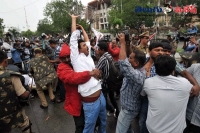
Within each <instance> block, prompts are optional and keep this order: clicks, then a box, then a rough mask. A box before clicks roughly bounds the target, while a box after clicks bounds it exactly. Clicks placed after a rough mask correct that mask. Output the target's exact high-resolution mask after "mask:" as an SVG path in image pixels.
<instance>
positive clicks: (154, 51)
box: [149, 47, 163, 60]
mask: <svg viewBox="0 0 200 133" xmlns="http://www.w3.org/2000/svg"><path fill="white" fill-rule="evenodd" d="M149 55H150V58H152V59H153V60H154V59H155V58H156V57H157V56H159V55H163V48H162V47H157V48H154V49H152V50H151V51H149Z"/></svg>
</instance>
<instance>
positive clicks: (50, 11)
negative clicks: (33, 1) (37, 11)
mask: <svg viewBox="0 0 200 133" xmlns="http://www.w3.org/2000/svg"><path fill="white" fill-rule="evenodd" d="M82 11H83V5H82V3H81V2H78V1H77V0H75V1H74V0H65V1H60V0H55V1H52V2H50V3H47V5H46V7H45V9H44V16H46V18H45V20H42V22H41V21H40V22H39V23H38V32H39V33H41V32H45V31H46V32H45V33H49V32H51V33H52V31H54V32H61V33H68V32H70V31H71V17H70V16H69V15H68V14H69V13H70V14H76V15H81V13H82ZM47 20H51V23H49V22H47V23H46V21H47ZM44 22H45V23H44ZM78 23H80V24H81V25H82V26H83V27H84V28H88V27H87V26H88V25H87V24H86V22H84V20H78Z"/></svg>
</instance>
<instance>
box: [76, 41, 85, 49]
mask: <svg viewBox="0 0 200 133" xmlns="http://www.w3.org/2000/svg"><path fill="white" fill-rule="evenodd" d="M82 42H85V41H84V40H83V39H78V49H81V43H82Z"/></svg>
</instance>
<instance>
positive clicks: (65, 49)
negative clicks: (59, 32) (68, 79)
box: [59, 44, 71, 65]
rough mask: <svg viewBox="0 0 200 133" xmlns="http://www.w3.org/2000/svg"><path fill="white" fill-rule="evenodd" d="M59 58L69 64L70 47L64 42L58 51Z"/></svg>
mask: <svg viewBox="0 0 200 133" xmlns="http://www.w3.org/2000/svg"><path fill="white" fill-rule="evenodd" d="M59 58H60V60H61V62H63V63H65V64H68V65H71V60H70V48H69V46H67V45H66V44H64V45H63V46H62V49H61V51H60V55H59Z"/></svg>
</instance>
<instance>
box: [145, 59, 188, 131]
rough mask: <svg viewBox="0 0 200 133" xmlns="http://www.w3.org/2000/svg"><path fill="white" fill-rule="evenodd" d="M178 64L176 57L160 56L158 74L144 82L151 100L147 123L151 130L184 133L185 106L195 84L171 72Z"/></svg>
mask: <svg viewBox="0 0 200 133" xmlns="http://www.w3.org/2000/svg"><path fill="white" fill-rule="evenodd" d="M175 66H176V61H175V59H174V58H173V57H170V56H167V55H162V56H159V57H157V58H156V60H155V68H156V73H157V75H156V76H154V77H152V78H149V79H146V80H145V82H144V86H143V91H144V92H145V93H146V94H147V97H148V100H149V107H148V114H147V120H146V125H147V129H148V130H149V132H150V133H183V130H184V129H185V127H186V107H187V103H188V99H189V95H190V91H191V88H192V84H190V82H189V81H188V80H187V79H185V78H182V77H175V76H172V75H171V74H172V73H173V72H174V70H175ZM143 94H144V93H143Z"/></svg>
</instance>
